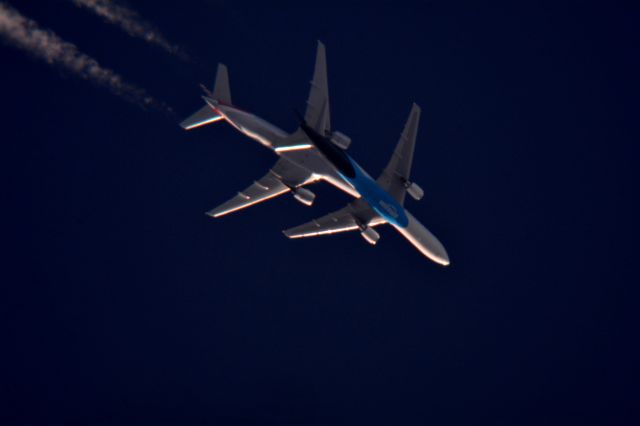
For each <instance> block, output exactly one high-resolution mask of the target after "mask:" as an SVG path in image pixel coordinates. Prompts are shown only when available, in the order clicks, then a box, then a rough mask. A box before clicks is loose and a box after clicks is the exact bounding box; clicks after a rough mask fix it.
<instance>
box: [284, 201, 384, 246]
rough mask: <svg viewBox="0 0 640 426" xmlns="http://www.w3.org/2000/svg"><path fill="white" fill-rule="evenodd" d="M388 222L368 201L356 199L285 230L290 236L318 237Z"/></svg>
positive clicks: (285, 233)
mask: <svg viewBox="0 0 640 426" xmlns="http://www.w3.org/2000/svg"><path fill="white" fill-rule="evenodd" d="M383 223H386V221H385V220H384V219H383V218H381V217H380V216H378V215H377V214H376V213H375V212H374V211H373V209H372V208H371V207H369V206H368V205H367V204H366V202H364V201H362V200H356V201H354V202H352V203H349V204H348V205H347V206H346V207H343V208H341V209H340V210H337V211H335V212H333V213H329V214H327V215H324V216H322V217H320V218H318V219H314V220H312V221H311V222H307V223H305V224H303V225H300V226H296V227H294V228H289V229H287V230H285V231H283V233H284V235H286V236H287V237H289V238H305V237H317V236H318V235H329V234H336V233H338V232H346V231H357V230H362V229H364V228H366V227H367V226H377V225H382V224H383Z"/></svg>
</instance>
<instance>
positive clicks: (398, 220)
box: [342, 156, 409, 228]
mask: <svg viewBox="0 0 640 426" xmlns="http://www.w3.org/2000/svg"><path fill="white" fill-rule="evenodd" d="M347 157H348V158H349V161H350V162H351V165H352V166H353V168H354V170H355V177H354V178H349V177H347V176H342V177H343V178H344V179H345V180H346V181H347V182H349V183H350V184H351V185H353V187H354V188H355V189H356V191H358V192H359V193H360V195H361V196H362V198H363V199H364V200H365V201H366V202H367V203H369V205H370V206H371V208H373V210H375V212H376V213H378V214H379V215H380V216H382V217H383V218H384V219H385V220H386V221H387V222H389V223H390V224H392V225H396V226H399V227H401V228H406V227H407V226H408V225H409V218H408V217H407V215H406V213H405V211H404V207H402V206H401V205H400V203H398V202H397V201H396V200H395V199H394V198H393V197H392V196H391V195H389V193H388V192H387V191H385V190H384V189H382V188H381V187H380V185H378V183H377V182H376V181H375V180H373V178H372V177H371V176H369V174H368V173H367V172H365V171H364V170H363V169H362V167H360V166H359V165H358V163H356V162H355V161H354V160H353V159H352V158H351V157H349V156H347Z"/></svg>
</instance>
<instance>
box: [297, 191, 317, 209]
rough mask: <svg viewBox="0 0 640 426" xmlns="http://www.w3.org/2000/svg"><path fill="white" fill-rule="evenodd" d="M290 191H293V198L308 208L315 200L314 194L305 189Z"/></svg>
mask: <svg viewBox="0 0 640 426" xmlns="http://www.w3.org/2000/svg"><path fill="white" fill-rule="evenodd" d="M291 191H293V198H295V199H296V200H298V201H300V202H301V203H302V204H304V205H305V206H310V205H311V204H313V200H315V199H316V194H314V193H313V192H311V191H309V190H308V189H306V188H293V189H292V190H291Z"/></svg>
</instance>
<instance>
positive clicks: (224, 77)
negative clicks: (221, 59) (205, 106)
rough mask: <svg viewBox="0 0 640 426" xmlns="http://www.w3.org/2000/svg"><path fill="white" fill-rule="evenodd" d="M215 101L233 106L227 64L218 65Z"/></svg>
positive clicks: (214, 90) (214, 89)
mask: <svg viewBox="0 0 640 426" xmlns="http://www.w3.org/2000/svg"><path fill="white" fill-rule="evenodd" d="M213 99H215V100H216V101H222V103H225V104H228V105H231V90H230V89H229V73H228V72H227V66H226V65H225V64H218V73H217V74H216V83H215V85H214V86H213Z"/></svg>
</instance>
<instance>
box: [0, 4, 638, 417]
mask: <svg viewBox="0 0 640 426" xmlns="http://www.w3.org/2000/svg"><path fill="white" fill-rule="evenodd" d="M10 3H11V4H12V5H13V6H14V7H16V8H18V9H19V10H20V11H21V12H22V13H24V14H25V15H28V16H30V17H31V18H33V19H35V20H37V21H38V22H39V23H40V24H41V25H43V26H45V27H48V28H51V29H52V30H54V31H55V32H56V33H57V34H59V35H60V36H61V37H63V38H64V39H66V40H68V41H70V42H73V43H75V44H76V45H77V46H78V47H79V49H80V50H82V51H84V52H87V53H88V54H90V55H91V56H93V57H95V58H96V59H98V61H99V62H100V63H101V64H103V65H105V66H107V67H109V68H112V69H114V70H116V71H117V72H118V73H120V74H121V75H123V76H124V77H125V78H126V79H127V80H129V81H131V82H133V83H135V84H137V85H139V86H141V87H144V88H145V89H146V90H148V91H149V92H150V93H151V94H153V95H154V96H156V97H157V98H159V99H161V100H163V101H165V102H167V103H168V104H170V105H171V106H172V107H173V108H174V109H175V111H176V112H177V116H176V118H175V119H170V118H167V117H165V116H164V115H162V114H160V113H157V112H154V111H143V110H141V109H139V108H137V107H135V106H134V105H131V104H129V103H126V102H123V101H122V100H121V99H120V98H118V97H116V96H114V95H112V94H110V93H109V92H108V91H107V90H105V89H103V88H100V87H96V86H94V85H91V84H90V83H87V82H85V81H82V80H79V79H77V78H75V77H72V76H70V75H69V74H67V73H65V72H61V71H58V70H55V69H53V68H50V67H48V66H46V65H45V64H43V63H42V62H39V61H36V60H33V59H31V58H30V57H29V56H28V55H26V54H25V53H24V52H22V51H18V50H16V49H14V48H12V47H9V46H7V45H6V44H2V45H0V63H1V66H0V93H1V94H2V105H3V106H2V115H1V117H2V119H1V120H2V128H3V131H2V143H1V144H0V149H1V150H2V152H1V154H0V170H1V173H2V179H1V180H0V182H1V183H0V188H1V194H2V200H3V208H2V228H3V232H2V234H3V236H2V238H0V241H1V244H2V249H3V252H4V254H3V256H2V265H1V266H2V268H1V271H2V273H1V274H2V275H1V277H2V278H1V279H0V281H1V284H0V361H1V363H0V422H2V423H24V422H28V423H33V422H37V423H49V422H64V423H139V422H144V423H159V422H163V423H281V422H295V423H333V422H348V423H354V422H362V423H372V422H382V423H387V424H393V423H426V424H563V425H566V424H589V423H593V424H618V425H621V424H632V423H634V421H637V401H639V400H640V391H639V390H638V381H637V378H638V376H637V372H638V371H637V370H638V367H637V360H638V355H639V351H638V342H637V340H638V331H637V330H638V315H637V301H638V295H639V292H638V289H637V285H638V282H639V280H638V274H637V270H636V264H637V261H636V259H635V258H636V255H637V253H638V249H637V240H636V237H637V225H636V223H635V222H636V220H637V217H638V208H637V194H638V192H637V187H636V183H637V180H638V179H637V171H636V169H637V154H638V147H637V146H638V142H639V138H638V123H637V121H638V112H639V111H638V94H639V91H638V86H639V84H638V77H637V76H638V75H640V73H639V71H640V70H639V68H640V67H639V66H638V65H639V62H640V59H639V58H640V55H639V47H640V35H639V31H638V19H639V17H640V16H639V14H638V11H639V10H638V6H637V5H636V4H635V2H631V1H619V2H499V3H496V2H489V3H490V4H487V2H475V1H473V2H472V1H469V2H462V1H455V2H423V3H419V4H416V5H411V4H400V2H389V3H383V4H378V5H372V4H370V3H369V2H358V3H352V4H349V5H327V6H320V5H317V6H310V5H308V4H306V3H302V2H301V3H294V2H281V3H275V4H274V3H272V2H261V3H256V4H252V3H243V2H226V1H202V2H195V1H194V2H190V3H189V6H188V7H184V6H181V7H180V8H178V5H177V3H169V2H166V3H164V2H163V3H162V4H160V2H151V1H145V2H135V9H136V10H137V11H138V12H139V13H140V15H141V16H142V17H144V18H145V19H147V20H149V21H150V22H152V23H154V24H155V25H156V26H157V27H158V28H159V29H160V30H161V31H162V32H163V33H164V34H165V35H166V36H167V38H168V39H169V40H171V41H172V42H175V43H178V44H180V45H181V46H183V47H184V48H185V50H186V51H187V52H188V53H189V54H190V55H191V57H192V58H193V61H192V62H189V63H186V62H183V61H181V60H179V59H177V58H174V57H172V56H170V55H168V54H166V53H165V52H163V51H162V50H160V49H156V48H154V47H151V46H149V45H147V44H145V43H144V42H142V41H139V40H136V39H132V38H130V37H129V36H127V35H126V34H125V33H123V32H121V31H120V30H118V29H117V28H115V27H113V26H109V25H107V24H105V23H103V22H102V21H101V20H100V19H99V18H96V17H94V16H92V15H91V14H89V13H87V12H86V11H82V10H79V9H76V8H75V7H74V6H73V5H72V4H71V3H69V2H65V1H52V2H17V1H11V2H10ZM23 3H24V4H23ZM132 3H133V2H132ZM525 3H526V4H525ZM318 39H320V40H322V41H323V42H324V43H325V44H326V46H327V55H328V64H329V84H330V96H331V101H332V124H333V126H334V128H335V129H337V130H340V131H342V132H344V133H345V134H347V135H349V136H350V137H351V138H352V139H353V144H352V147H351V148H350V153H351V154H352V155H353V156H354V157H355V158H356V159H357V160H358V161H359V162H360V164H361V165H363V166H364V167H365V168H366V169H367V170H368V171H369V172H370V173H371V174H372V175H374V176H375V175H377V174H378V173H379V172H380V171H381V170H382V168H383V167H384V165H385V164H386V162H387V160H388V158H389V156H390V154H391V152H392V150H393V147H394V146H395V144H396V142H397V138H398V136H399V134H400V131H401V130H402V126H403V125H404V121H405V119H406V116H407V114H408V112H409V109H410V106H411V102H413V101H415V102H417V103H418V104H420V105H421V106H422V108H423V114H422V122H421V127H420V131H419V136H418V142H417V148H416V156H415V159H414V169H413V177H414V180H415V181H417V182H419V183H420V185H421V186H422V187H423V188H424V189H425V193H426V195H425V198H424V200H423V201H421V202H414V201H412V200H409V201H407V207H408V209H409V210H410V211H411V212H412V213H413V214H414V215H415V216H416V217H417V218H419V219H420V220H421V221H422V222H423V223H424V224H425V225H426V226H427V227H428V228H430V229H431V230H432V231H433V232H434V233H435V234H436V235H437V236H438V237H439V238H440V239H441V240H442V242H443V243H444V244H445V246H446V247H447V249H448V251H449V254H450V256H451V260H452V265H451V266H450V267H449V268H442V267H439V266H438V265H435V264H433V263H431V262H429V261H427V260H426V259H424V258H423V257H422V256H421V255H420V254H419V253H418V252H417V251H415V250H414V249H413V248H412V247H411V246H410V245H409V244H408V243H407V242H406V241H404V239H403V238H402V237H401V236H400V235H398V234H397V233H396V232H394V231H393V230H392V229H382V230H381V240H380V242H379V243H378V245H377V246H376V247H375V248H373V247H371V246H369V245H368V244H366V243H365V242H364V241H363V240H362V238H361V237H360V236H359V235H357V234H355V233H354V234H345V235H337V236H332V237H324V238H316V239H304V240H295V241H290V240H287V239H286V238H285V237H284V236H283V235H282V234H281V230H283V229H286V228H288V227H291V226H294V225H298V224H301V223H304V222H306V221H308V220H310V219H311V218H313V217H317V216H320V215H322V214H325V213H327V212H329V211H332V210H334V209H336V208H338V207H340V206H342V205H343V204H344V203H346V202H347V201H348V197H347V196H346V195H344V194H342V193H340V192H338V191H337V190H336V189H334V188H332V187H329V186H327V185H324V184H318V185H315V186H313V187H311V189H312V190H313V191H314V192H316V193H317V195H318V198H317V201H316V204H315V205H314V206H313V207H312V208H306V207H304V206H302V205H301V204H299V203H297V202H296V201H294V200H293V199H292V197H289V196H284V197H281V198H278V199H275V200H271V201H270V202H267V203H264V204H261V205H258V206H255V207H253V208H251V209H247V210H245V211H242V212H239V213H237V214H235V215H230V216H227V217H224V218H221V219H218V220H213V219H210V218H208V217H206V216H205V215H204V212H205V211H207V210H209V209H210V208H212V207H215V206H216V205H218V204H219V203H221V202H223V201H226V200H227V199H228V198H229V197H231V196H233V195H234V194H235V191H237V190H240V189H242V188H244V187H245V186H247V185H248V184H249V183H251V182H252V181H253V180H254V179H256V178H258V177H260V176H262V175H263V174H264V172H265V171H266V170H267V169H268V168H269V167H270V166H271V165H272V163H273V162H274V161H275V159H276V157H275V156H274V155H273V154H272V153H270V152H268V151H267V150H265V149H264V148H262V147H260V146H259V145H258V144H256V143H255V142H253V141H251V140H249V139H247V138H245V137H244V136H242V135H240V134H239V133H237V132H235V131H234V130H233V129H231V128H230V127H228V126H226V125H223V124H219V125H213V126H210V127H207V128H203V129H198V130H196V131H193V132H189V133H186V132H184V131H182V130H181V129H180V128H179V127H178V125H177V122H178V121H179V120H180V119H181V118H183V117H184V116H186V115H188V114H190V113H191V112H193V111H194V110H196V109H197V108H199V107H200V106H201V101H200V99H199V95H200V91H199V89H198V87H197V83H199V82H205V83H207V84H211V83H212V80H213V77H214V72H215V67H216V64H217V63H218V62H224V63H226V64H227V65H228V67H229V73H230V81H231V91H232V96H233V99H234V102H235V103H236V104H238V105H239V106H241V107H243V108H245V109H248V110H250V111H253V112H255V113H257V114H258V115H260V116H262V117H264V118H265V119H267V120H269V121H271V122H273V123H274V124H276V125H278V126H279V127H281V128H283V129H285V130H288V131H291V130H293V129H294V128H295V126H296V118H295V116H294V114H293V113H292V109H293V108H298V109H301V108H303V106H304V101H305V100H306V97H307V92H308V82H309V80H310V78H311V73H312V69H313V60H314V55H315V47H316V40H318Z"/></svg>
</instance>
